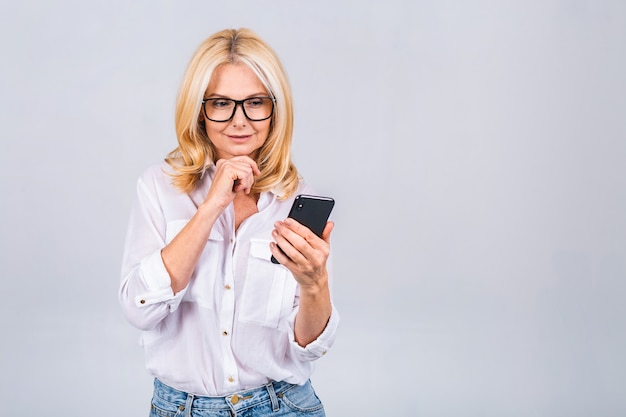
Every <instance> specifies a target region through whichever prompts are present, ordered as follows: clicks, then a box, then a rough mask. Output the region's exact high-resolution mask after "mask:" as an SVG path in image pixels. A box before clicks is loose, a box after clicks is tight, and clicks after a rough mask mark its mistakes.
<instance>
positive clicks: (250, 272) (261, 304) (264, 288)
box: [239, 238, 297, 328]
mask: <svg viewBox="0 0 626 417" xmlns="http://www.w3.org/2000/svg"><path fill="white" fill-rule="evenodd" d="M269 244H270V241H269V240H265V239H254V238H253V239H251V240H250V256H249V259H248V267H247V270H246V277H245V283H244V287H243V294H242V299H241V309H240V312H239V320H240V321H242V322H247V323H254V324H259V325H261V326H265V327H272V328H277V327H278V324H279V322H280V320H281V319H284V318H286V317H288V316H289V314H290V313H291V311H292V310H293V306H294V300H295V296H296V287H297V284H296V280H295V279H294V278H293V277H292V276H291V273H290V272H289V271H288V270H287V268H285V267H283V266H281V265H276V264H273V263H272V262H271V261H270V258H271V256H272V253H271V252H270V248H269Z"/></svg>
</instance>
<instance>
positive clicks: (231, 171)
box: [205, 156, 261, 210]
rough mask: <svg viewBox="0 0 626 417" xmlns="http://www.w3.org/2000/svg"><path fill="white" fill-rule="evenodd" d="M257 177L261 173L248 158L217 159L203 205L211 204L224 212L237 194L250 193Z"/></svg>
mask: <svg viewBox="0 0 626 417" xmlns="http://www.w3.org/2000/svg"><path fill="white" fill-rule="evenodd" d="M257 175H261V171H260V170H259V167H258V166H257V164H256V162H255V161H254V160H253V159H252V158H250V157H249V156H235V157H233V158H231V159H219V160H218V161H217V162H216V164H215V176H214V177H213V182H212V184H211V188H210V189H209V193H208V194H207V197H206V199H205V203H211V204H213V205H215V206H216V207H217V208H219V209H221V210H224V209H225V208H226V207H227V206H228V205H229V204H230V203H231V202H232V201H233V200H234V199H235V196H236V195H237V193H244V194H249V193H250V190H251V189H252V185H253V184H254V177H255V176H257Z"/></svg>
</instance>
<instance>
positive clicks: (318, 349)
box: [288, 304, 339, 362]
mask: <svg viewBox="0 0 626 417" xmlns="http://www.w3.org/2000/svg"><path fill="white" fill-rule="evenodd" d="M297 314H298V309H296V310H295V311H294V312H293V313H292V314H291V316H290V317H289V320H288V323H289V348H290V351H291V354H292V355H293V356H294V357H295V358H296V359H297V360H299V361H301V362H310V361H314V360H316V359H319V358H321V357H322V356H324V355H325V354H326V352H328V351H329V350H330V348H331V347H332V345H333V343H334V342H335V337H336V335H337V328H338V327H339V313H338V312H337V309H336V308H335V306H334V304H333V305H332V311H331V313H330V318H329V319H328V323H326V327H325V328H324V330H323V331H322V333H321V334H320V335H319V336H318V337H317V339H315V340H314V341H312V342H311V343H309V344H308V345H306V346H304V347H303V346H300V345H299V344H298V342H296V336H295V320H296V315H297Z"/></svg>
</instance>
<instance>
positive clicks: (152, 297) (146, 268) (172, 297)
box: [134, 250, 187, 311]
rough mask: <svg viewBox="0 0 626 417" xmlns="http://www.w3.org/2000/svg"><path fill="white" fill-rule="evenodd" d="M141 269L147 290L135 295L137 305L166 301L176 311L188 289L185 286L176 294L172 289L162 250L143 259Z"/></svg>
mask: <svg viewBox="0 0 626 417" xmlns="http://www.w3.org/2000/svg"><path fill="white" fill-rule="evenodd" d="M139 271H140V276H141V280H142V281H143V283H144V286H145V288H146V292H145V293H143V294H139V295H137V296H136V297H135V299H134V301H135V305H136V306H137V307H147V306H150V305H154V304H159V303H165V304H168V305H169V307H170V311H175V310H176V309H177V308H178V306H179V305H180V302H181V301H182V299H183V296H184V295H185V292H186V290H187V289H186V288H185V289H184V290H182V291H180V292H178V293H177V294H174V292H173V291H172V280H171V278H170V275H169V273H168V272H167V269H165V264H164V263H163V258H162V257H161V251H160V250H158V251H156V252H155V253H153V254H152V255H150V256H148V257H146V258H145V259H144V260H143V261H141V265H140V267H139Z"/></svg>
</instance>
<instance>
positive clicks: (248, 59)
mask: <svg viewBox="0 0 626 417" xmlns="http://www.w3.org/2000/svg"><path fill="white" fill-rule="evenodd" d="M235 63H243V64H245V65H247V66H248V67H249V68H250V69H252V71H253V72H254V73H255V74H256V76H257V77H259V80H261V83H262V84H263V85H264V86H265V88H266V89H267V92H268V94H269V95H270V96H271V97H273V98H274V99H275V100H276V103H275V106H274V113H273V115H272V119H271V125H270V132H269V135H268V137H267V139H266V140H265V143H264V144H263V146H262V147H261V148H260V149H259V152H258V157H257V161H256V162H257V164H258V166H259V170H260V171H261V175H259V176H258V177H257V178H256V179H255V182H254V185H253V187H252V192H264V191H270V190H273V191H275V192H276V193H277V194H278V196H279V198H281V199H286V198H288V197H290V196H291V195H293V194H294V192H295V190H296V188H297V187H298V179H299V176H298V171H297V169H296V167H295V165H294V164H293V162H292V161H291V138H292V134H293V102H292V98H291V87H290V86H289V81H288V79H287V74H286V73H285V71H284V69H283V66H282V64H281V63H280V61H279V59H278V56H277V55H276V53H275V52H274V51H273V50H272V48H271V47H270V46H269V45H268V44H267V43H265V42H264V41H263V40H262V39H261V38H259V36H258V35H256V34H255V33H254V32H252V31H251V30H249V29H245V28H242V29H226V30H222V31H220V32H217V33H215V34H213V35H212V36H210V37H209V38H207V39H206V40H205V41H204V42H203V43H202V44H200V46H199V47H198V49H197V50H196V52H195V53H194V55H193V56H192V58H191V61H190V62H189V65H188V66H187V70H186V72H185V75H184V77H183V80H182V84H181V87H180V90H179V92H178V98H177V100H176V116H175V117H176V120H175V123H176V136H177V138H178V147H177V148H176V149H174V150H173V151H172V152H170V153H169V154H168V156H167V158H166V159H165V160H166V161H167V163H168V164H170V165H171V166H172V168H173V169H174V173H173V174H172V175H173V177H174V179H173V183H174V185H175V186H176V187H177V188H178V189H180V190H181V191H183V192H186V193H188V192H190V191H192V190H193V189H194V188H195V187H196V185H197V183H198V181H199V180H200V178H201V177H202V174H203V173H204V170H205V169H206V165H207V163H215V162H216V161H215V158H216V151H215V147H214V146H213V143H211V140H210V139H209V137H208V136H207V133H206V129H205V127H204V123H200V119H201V118H200V112H201V111H202V108H201V107H202V100H203V98H204V93H205V91H206V89H207V87H208V85H209V82H210V81H211V77H212V75H213V72H214V71H215V69H216V68H217V67H219V66H220V65H225V64H235Z"/></svg>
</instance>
